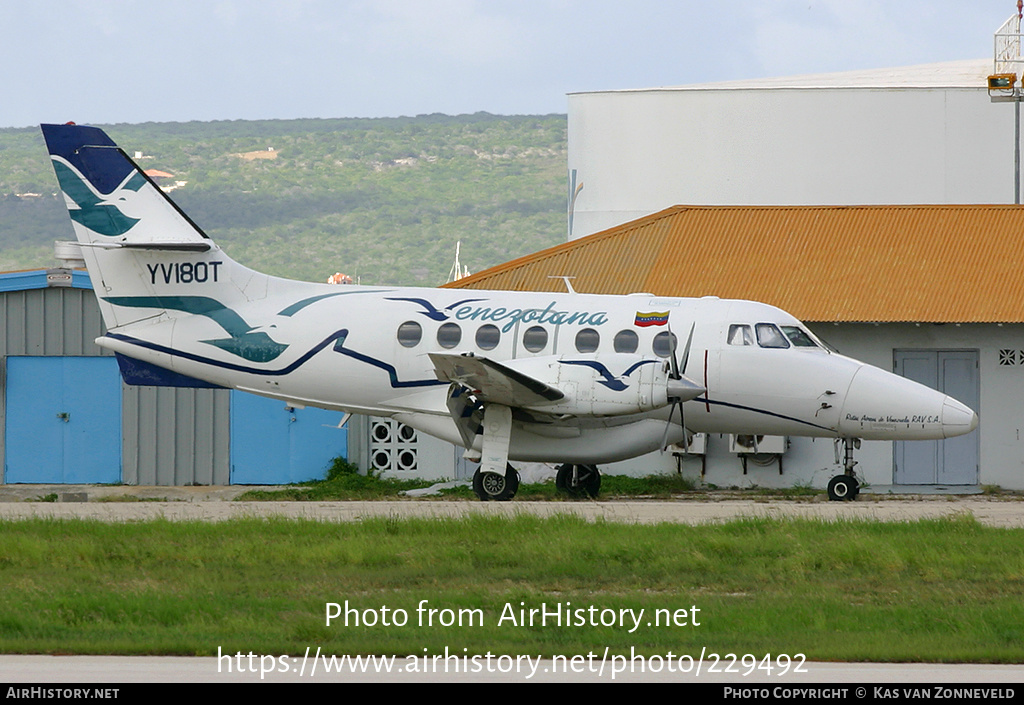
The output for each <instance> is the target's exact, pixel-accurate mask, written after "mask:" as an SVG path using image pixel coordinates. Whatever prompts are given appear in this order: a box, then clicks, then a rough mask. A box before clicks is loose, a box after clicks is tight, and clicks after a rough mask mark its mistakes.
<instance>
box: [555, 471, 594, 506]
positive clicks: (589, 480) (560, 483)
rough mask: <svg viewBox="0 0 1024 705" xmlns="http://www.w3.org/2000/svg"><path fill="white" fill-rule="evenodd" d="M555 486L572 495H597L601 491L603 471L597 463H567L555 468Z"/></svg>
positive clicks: (583, 496)
mask: <svg viewBox="0 0 1024 705" xmlns="http://www.w3.org/2000/svg"><path fill="white" fill-rule="evenodd" d="M555 473H556V474H555V487H557V488H558V491H559V492H564V493H565V494H567V495H569V496H570V497H576V498H586V497H597V494H598V492H600V491H601V472H600V471H599V470H598V469H597V466H596V465H571V464H569V463H565V464H564V465H559V466H557V467H556V468H555Z"/></svg>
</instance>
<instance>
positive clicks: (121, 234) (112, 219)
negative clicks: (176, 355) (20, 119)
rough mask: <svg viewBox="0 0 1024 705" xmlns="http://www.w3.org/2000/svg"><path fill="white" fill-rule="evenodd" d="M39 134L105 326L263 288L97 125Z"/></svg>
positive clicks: (211, 304) (247, 296)
mask: <svg viewBox="0 0 1024 705" xmlns="http://www.w3.org/2000/svg"><path fill="white" fill-rule="evenodd" d="M42 131H43V137H44V138H45V139H46V146H47V148H48V150H49V152H50V159H51V161H52V163H53V169H54V171H55V172H56V174H57V181H58V182H59V183H60V188H61V191H62V192H63V193H64V200H65V202H66V205H67V207H68V214H69V215H70V216H71V221H72V224H73V226H74V229H75V236H76V237H77V238H78V241H79V243H81V245H82V251H83V256H84V258H85V262H86V268H87V269H88V270H89V276H90V278H91V279H92V284H93V288H94V289H95V291H96V295H97V298H98V299H99V302H100V310H101V311H102V313H103V319H104V322H105V323H106V324H107V327H108V328H110V329H113V328H118V327H121V326H125V325H129V324H132V323H136V322H139V321H143V320H147V319H155V318H159V317H164V318H174V317H176V316H179V315H183V314H187V313H196V312H197V311H194V310H192V309H195V308H196V307H199V308H202V309H204V310H205V311H204V312H205V313H206V314H207V315H208V313H209V310H211V309H220V308H225V307H228V306H235V305H238V304H240V303H244V302H246V301H251V300H254V299H256V298H260V297H261V296H263V295H265V294H266V288H267V277H266V276H264V275H261V274H257V273H255V272H253V271H251V270H249V269H247V268H245V267H242V266H241V265H239V264H237V263H235V262H234V261H232V260H231V259H230V258H228V257H227V256H225V255H224V253H223V252H221V250H220V249H219V248H218V247H217V246H216V245H215V244H214V242H213V241H212V240H211V239H210V238H209V237H207V235H206V234H205V233H204V232H203V231H202V230H201V229H200V228H199V227H198V226H197V225H196V224H195V223H194V222H192V220H191V219H190V218H189V217H188V216H186V215H185V214H184V213H183V212H182V211H181V210H180V209H179V208H178V207H177V205H175V204H174V202H173V201H171V200H170V199H169V198H168V197H167V195H166V194H165V193H164V192H163V191H161V190H160V188H159V187H157V185H156V184H155V183H153V181H152V180H151V179H150V178H149V177H148V176H146V174H145V173H144V172H143V171H142V169H140V168H139V167H138V165H136V164H135V163H134V162H133V161H132V160H131V159H130V158H129V157H128V155H127V154H125V152H124V151H123V150H121V149H120V148H119V147H118V146H117V145H116V144H114V142H113V140H111V139H110V137H108V136H107V134H106V133H105V132H103V130H101V129H99V128H96V127H88V126H84V125H74V124H67V125H42ZM185 290H187V293H188V295H187V296H183V291H185Z"/></svg>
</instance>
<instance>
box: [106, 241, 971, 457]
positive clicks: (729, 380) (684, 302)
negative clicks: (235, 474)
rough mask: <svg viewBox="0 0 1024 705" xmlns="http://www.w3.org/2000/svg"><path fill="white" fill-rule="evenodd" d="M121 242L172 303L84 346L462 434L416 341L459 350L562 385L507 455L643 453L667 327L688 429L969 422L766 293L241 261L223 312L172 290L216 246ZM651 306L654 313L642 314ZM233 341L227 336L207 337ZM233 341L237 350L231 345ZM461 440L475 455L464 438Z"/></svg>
mask: <svg viewBox="0 0 1024 705" xmlns="http://www.w3.org/2000/svg"><path fill="white" fill-rule="evenodd" d="M133 254H134V256H136V257H138V258H141V259H143V260H145V259H146V258H153V259H156V258H159V259H160V262H161V265H160V267H162V268H155V267H154V266H153V265H149V266H146V265H145V263H144V262H143V263H142V264H143V267H144V271H146V272H149V273H150V274H151V276H149V279H150V281H149V282H147V284H148V286H146V287H145V288H146V289H148V290H150V294H149V295H150V296H151V297H152V296H155V297H156V298H157V299H159V301H160V303H162V304H167V303H168V302H171V303H172V309H173V306H174V305H177V306H178V310H171V311H170V312H165V313H164V314H161V315H158V316H156V317H154V318H148V319H143V320H138V321H135V322H133V323H131V324H129V325H126V326H123V327H119V328H116V329H114V330H113V331H111V334H110V335H108V336H107V337H105V338H102V339H101V340H100V341H99V342H100V344H101V345H103V346H104V347H108V348H110V349H112V350H115V351H117V352H120V353H123V354H125V355H127V356H130V357H133V358H137V359H144V360H146V361H148V362H152V363H154V364H157V365H160V366H163V367H167V368H170V369H173V370H174V371H176V372H179V373H182V374H185V375H188V376H191V377H195V378H199V379H202V380H206V381H209V382H212V383H215V384H219V385H222V386H225V387H232V388H238V389H242V390H245V391H251V392H254V393H256V394H261V395H264V396H270V397H274V398H278V399H282V400H284V401H286V402H287V403H289V404H292V405H309V406H318V407H323V408H330V409H338V410H343V411H350V412H356V413H367V414H373V415H380V416H394V417H396V418H399V419H400V420H402V421H403V422H405V423H408V424H409V425H411V426H414V427H416V428H418V429H420V430H422V431H423V432H426V433H429V434H431V435H435V436H437V437H440V438H443V439H445V440H448V441H451V442H453V443H456V444H462V445H465V442H464V437H463V436H462V435H460V433H459V430H458V427H457V425H456V423H455V422H454V421H453V418H452V416H451V414H450V412H449V409H448V407H447V406H446V400H447V397H448V393H449V384H448V382H447V381H441V380H439V379H438V376H437V372H436V371H435V368H434V365H433V363H432V362H431V359H430V357H429V356H428V354H427V353H432V352H446V353H456V354H459V353H462V354H466V353H471V354H473V355H474V356H478V357H485V358H488V359H491V360H495V361H499V362H501V363H502V364H504V365H505V366H507V367H509V368H512V369H515V370H518V371H521V372H523V373H525V374H527V375H529V376H530V377H531V378H535V379H539V380H541V381H543V382H545V383H547V384H550V385H551V386H553V387H557V388H558V389H560V390H562V391H563V392H565V395H566V398H565V399H563V400H561V401H559V402H557V403H550V404H548V405H547V406H546V407H539V408H536V409H528V410H526V411H521V412H520V413H518V414H517V415H516V417H515V419H514V423H513V428H512V439H511V445H510V448H509V458H510V459H513V460H546V461H552V462H554V461H558V462H576V463H603V462H611V461H615V460H620V459H625V458H629V457H635V456H636V455H639V454H642V453H646V452H650V451H652V450H655V449H657V448H658V447H659V446H660V444H661V443H662V441H663V438H664V437H665V424H666V423H667V421H668V418H669V411H670V403H669V402H668V401H667V400H666V398H665V394H664V383H665V373H666V372H667V369H668V367H669V365H668V364H667V362H665V361H666V360H667V359H668V357H671V355H672V348H671V346H669V345H666V344H665V342H666V341H665V340H664V338H665V336H666V335H668V334H669V333H670V332H671V333H672V334H674V335H675V336H677V338H678V339H680V340H679V342H678V343H677V344H676V353H675V354H676V355H679V354H680V352H681V348H682V345H683V339H685V336H686V334H687V332H689V331H690V330H691V329H692V340H691V341H690V347H689V351H688V356H687V364H686V368H685V369H684V370H680V372H681V373H682V374H683V375H685V376H686V377H687V378H688V379H689V380H690V381H692V382H694V383H696V384H697V385H699V386H701V387H704V388H705V389H706V390H707V391H706V393H704V394H701V395H699V396H698V397H697V398H694V399H692V400H690V401H687V402H686V403H685V404H683V410H684V414H685V417H684V420H685V425H686V427H687V428H688V429H690V430H691V431H694V432H713V433H736V434H771V435H797V436H819V437H857V438H864V439H883V440H885V439H888V440H904V439H907V440H909V439H931V438H944V437H947V436H951V435H958V434H960V433H964V432H967V431H968V430H970V429H972V428H973V427H974V426H975V425H976V423H977V417H976V416H975V415H974V413H973V412H972V411H970V410H969V409H967V408H966V407H965V406H963V405H962V404H960V403H959V402H957V401H955V400H953V399H951V398H950V397H948V396H946V395H944V394H941V393H939V392H936V391H934V390H931V389H928V388H926V387H924V386H922V385H919V384H917V383H914V382H911V381H909V380H906V379H904V378H902V377H899V376H897V375H894V374H892V373H889V372H885V371H883V370H880V369H878V368H875V367H872V366H870V365H866V364H864V363H861V362H858V361H856V360H852V359H850V358H847V357H844V356H842V355H839V354H836V353H834V352H831V351H829V350H827V349H825V348H824V347H823V346H822V345H820V344H819V343H818V342H817V341H816V340H814V339H813V336H810V335H806V329H804V328H803V327H802V324H800V322H799V321H797V320H796V319H795V318H793V317H792V316H790V315H789V314H787V313H785V312H784V311H781V310H779V309H777V308H774V307H772V306H768V305H766V304H761V303H755V302H749V301H736V300H721V299H717V298H713V297H709V298H701V299H676V298H663V297H653V296H650V295H643V294H636V295H630V296H601V295H587V294H562V293H524V292H507V291H477V290H470V289H462V290H454V289H422V288H379V287H359V286H333V285H326V284H325V285H318V284H306V283H299V282H290V281H286V280H280V279H275V278H270V277H265V276H264V275H259V274H256V273H252V276H251V277H250V278H248V279H247V280H246V281H243V282H236V284H237V285H238V290H239V291H242V292H246V298H247V301H246V302H245V303H242V304H240V305H236V306H233V307H230V309H229V310H230V314H231V316H232V317H236V318H237V319H238V320H237V321H234V322H231V321H229V322H228V323H227V324H226V323H225V321H224V315H225V314H224V312H223V311H221V312H219V313H216V314H214V313H210V312H209V311H206V310H204V309H203V308H202V306H201V305H196V304H194V303H188V304H175V303H174V302H175V301H178V300H179V299H203V298H204V297H203V296H202V294H203V292H204V285H205V284H206V282H210V283H211V284H214V283H220V284H223V283H224V282H222V281H218V282H213V281H212V275H211V274H210V273H211V272H214V271H216V272H217V276H218V277H219V278H220V277H224V276H225V275H230V271H245V272H247V271H248V270H244V269H243V268H238V269H237V270H229V267H228V266H219V265H217V262H218V261H220V260H221V259H223V255H220V256H218V255H219V252H218V251H217V250H214V251H211V252H208V253H195V254H193V253H182V254H178V255H175V256H173V257H172V258H171V260H173V261H171V260H168V256H167V255H166V254H163V253H161V254H159V255H151V254H149V253H133ZM231 264H234V263H231ZM172 267H177V270H178V271H181V270H184V271H190V272H198V271H203V272H204V273H205V274H206V281H203V282H197V281H195V279H196V277H195V276H194V275H193V276H191V277H187V278H188V279H190V280H189V281H185V282H182V281H181V280H180V279H181V277H180V276H178V277H175V276H168V275H167V274H166V272H167V271H169V270H170V268H172ZM235 267H237V265H235ZM154 272H155V273H154ZM235 276H236V278H237V274H236V275H235ZM211 290H212V287H211ZM124 300H125V299H121V300H119V303H123V301H124ZM133 306H139V304H133ZM665 313H667V314H668V316H667V319H666V318H664V316H662V317H661V318H658V320H656V321H655V322H654V323H649V321H648V320H645V319H644V316H645V315H647V314H665ZM655 317H656V318H657V316H655ZM644 323H648V324H646V325H641V324H644ZM232 325H234V326H235V329H233V331H232V335H231V337H230V338H229V336H227V335H226V330H227V329H230V328H231V326H232ZM744 327H746V328H744ZM771 328H774V329H775V331H774V332H773V331H771ZM787 329H788V330H790V335H791V336H793V335H795V334H793V332H792V331H793V330H794V329H796V330H799V331H800V332H802V333H804V334H805V335H806V337H800V342H802V344H794V343H792V342H789V341H788V340H785V339H784V340H782V341H774V342H773V341H772V340H771V338H770V336H769V337H768V339H767V340H761V338H760V335H761V333H762V331H768V332H769V333H772V334H775V333H777V332H778V331H780V330H787ZM239 331H243V332H242V333H239ZM400 331H401V333H400ZM744 333H745V334H746V335H744ZM659 334H661V335H662V339H661V343H662V344H661V346H660V347H658V348H657V349H656V337H657V336H659ZM232 338H233V339H234V341H235V342H234V343H233V345H234V347H231V346H228V345H225V344H224V343H223V341H224V340H227V339H232ZM248 338H252V340H251V341H250V342H251V345H250V346H249V348H248V349H247V350H246V351H244V352H243V353H241V354H240V348H239V343H238V341H246V340H247V339H248ZM730 338H731V340H730ZM634 341H635V348H634V347H633V345H634ZM744 343H745V344H744ZM242 344H243V345H244V344H249V343H242ZM766 345H767V347H766ZM782 345H784V347H782ZM773 346H775V347H773ZM264 349H265V351H264ZM261 351H263V352H261ZM637 363H639V364H637ZM634 365H636V371H635V372H631V373H630V374H629V375H628V376H626V375H625V373H626V371H627V370H628V369H629V368H630V367H632V366H634ZM614 380H617V382H616V385H615V386H616V389H610V386H611V383H612V382H613V381H614ZM602 382H607V383H609V384H602ZM619 387H621V388H622V389H618V388H619ZM619 400H621V401H619ZM533 411H536V412H538V413H536V414H534V413H532V412H533ZM678 421H679V419H678V414H676V418H675V421H674V424H673V428H672V429H671V430H670V432H669V434H668V441H669V442H676V441H679V440H680V439H682V437H683V430H682V426H680V425H679V424H678ZM474 445H475V446H476V447H477V449H478V450H479V445H480V437H477V439H476V442H475V444H474Z"/></svg>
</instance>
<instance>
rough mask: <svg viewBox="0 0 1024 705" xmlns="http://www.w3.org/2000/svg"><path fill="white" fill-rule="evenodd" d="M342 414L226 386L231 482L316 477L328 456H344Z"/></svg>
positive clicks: (345, 441)
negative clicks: (228, 393) (228, 392)
mask: <svg viewBox="0 0 1024 705" xmlns="http://www.w3.org/2000/svg"><path fill="white" fill-rule="evenodd" d="M341 417H342V414H341V412H339V411H325V410H323V409H314V408H306V409H292V408H290V407H287V406H285V403H284V402H283V401H277V400H274V399H267V398H265V397H259V396H256V395H255V394H248V393H246V392H238V391H232V392H231V484H233V485H286V484H289V483H292V482H305V481H306V480H321V479H323V478H324V477H326V475H327V468H328V467H329V466H330V464H331V461H332V460H334V458H337V457H338V456H341V457H347V453H348V429H339V428H337V426H338V423H339V422H340V421H341Z"/></svg>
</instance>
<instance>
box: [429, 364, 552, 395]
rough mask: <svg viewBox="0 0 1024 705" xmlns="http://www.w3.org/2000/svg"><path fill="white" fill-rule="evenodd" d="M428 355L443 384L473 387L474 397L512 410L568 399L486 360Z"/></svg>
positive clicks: (531, 379)
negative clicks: (453, 383)
mask: <svg viewBox="0 0 1024 705" xmlns="http://www.w3.org/2000/svg"><path fill="white" fill-rule="evenodd" d="M428 354H429V356H430V360H431V362H433V363H434V373H435V374H436V375H437V378H438V379H439V380H441V381H442V382H455V383H456V384H461V385H464V386H466V387H469V388H470V389H471V390H473V394H474V396H476V397H478V398H479V399H480V400H481V401H483V402H486V403H495V404H502V405H504V406H509V407H524V406H540V405H545V404H553V403H555V402H557V401H561V400H562V399H564V398H565V394H563V393H562V392H561V391H559V390H558V389H555V388H554V387H552V386H550V385H548V384H545V383H544V382H541V381H540V380H539V379H535V378H533V377H530V376H529V375H526V374H523V373H522V372H519V371H518V370H513V369H512V368H511V367H506V366H505V365H502V364H501V363H499V362H495V361H494V360H489V359H487V358H486V357H468V356H465V355H452V354H448V353H428Z"/></svg>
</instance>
